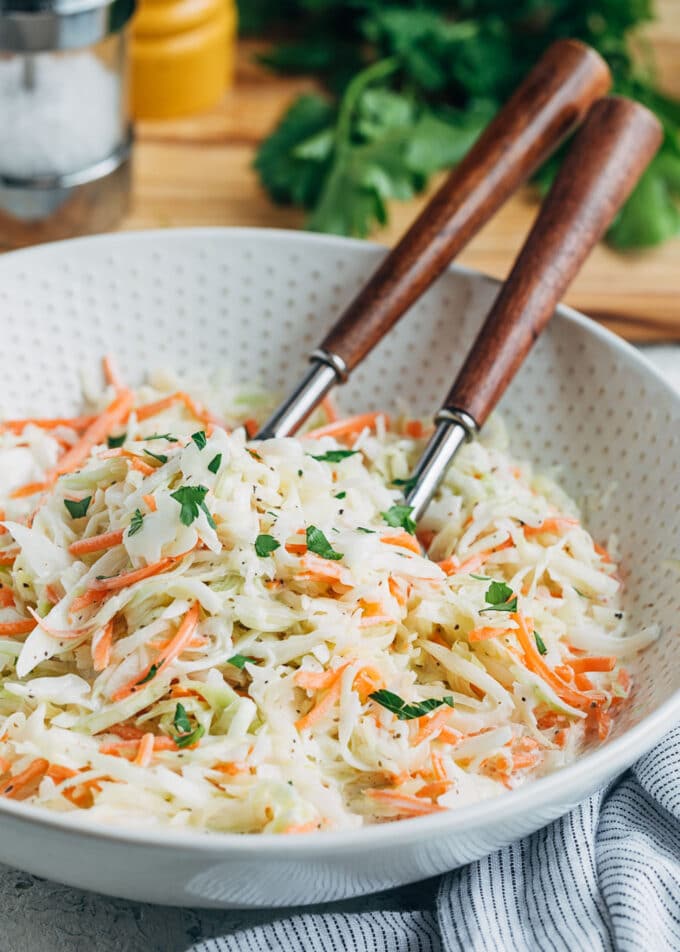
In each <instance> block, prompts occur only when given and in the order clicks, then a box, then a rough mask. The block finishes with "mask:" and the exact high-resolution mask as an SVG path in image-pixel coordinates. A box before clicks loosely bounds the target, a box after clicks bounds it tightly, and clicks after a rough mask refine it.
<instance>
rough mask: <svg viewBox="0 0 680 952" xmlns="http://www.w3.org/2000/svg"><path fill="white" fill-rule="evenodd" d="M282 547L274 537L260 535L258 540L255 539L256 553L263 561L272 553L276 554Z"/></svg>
mask: <svg viewBox="0 0 680 952" xmlns="http://www.w3.org/2000/svg"><path fill="white" fill-rule="evenodd" d="M280 546H281V543H280V542H277V541H276V539H275V538H274V536H270V535H267V534H266V533H265V534H260V535H259V536H258V537H257V539H255V551H256V552H257V554H258V555H259V556H260V558H261V559H266V558H267V556H268V555H271V554H272V552H276V550H277V549H278V548H280Z"/></svg>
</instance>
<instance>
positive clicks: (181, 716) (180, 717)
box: [172, 703, 191, 734]
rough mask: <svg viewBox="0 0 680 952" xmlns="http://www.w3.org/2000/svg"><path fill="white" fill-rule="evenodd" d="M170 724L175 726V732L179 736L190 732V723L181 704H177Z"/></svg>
mask: <svg viewBox="0 0 680 952" xmlns="http://www.w3.org/2000/svg"><path fill="white" fill-rule="evenodd" d="M172 723H173V724H174V725H175V730H176V731H178V733H180V734H188V733H189V732H190V731H191V721H190V720H189V715H188V714H187V712H186V709H185V707H184V705H183V704H180V703H178V704H177V707H176V708H175V716H174V718H173V720H172Z"/></svg>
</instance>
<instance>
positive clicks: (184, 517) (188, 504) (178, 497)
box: [170, 486, 217, 529]
mask: <svg viewBox="0 0 680 952" xmlns="http://www.w3.org/2000/svg"><path fill="white" fill-rule="evenodd" d="M207 493H208V490H207V489H206V487H205V486H180V488H179V489H177V490H176V491H175V492H174V493H170V498H171V499H174V500H175V502H178V503H179V504H180V506H181V507H182V508H181V510H180V514H179V518H180V520H181V521H182V523H183V524H184V525H185V526H190V525H191V523H192V522H193V521H194V519H198V512H199V509H202V510H203V512H204V513H205V515H206V517H207V519H208V525H209V526H210V528H211V529H215V528H217V527H216V526H215V520H214V519H213V517H212V516H211V515H210V513H209V512H208V507H207V506H206V504H205V497H206V495H207Z"/></svg>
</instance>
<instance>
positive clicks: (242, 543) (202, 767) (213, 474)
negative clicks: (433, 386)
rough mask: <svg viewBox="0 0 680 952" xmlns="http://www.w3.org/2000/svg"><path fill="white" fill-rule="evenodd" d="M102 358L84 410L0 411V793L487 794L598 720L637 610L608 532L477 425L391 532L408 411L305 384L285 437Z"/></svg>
mask: <svg viewBox="0 0 680 952" xmlns="http://www.w3.org/2000/svg"><path fill="white" fill-rule="evenodd" d="M105 369H106V374H107V381H108V382H107V387H106V389H105V391H104V392H103V393H102V394H101V395H100V396H99V398H98V399H97V403H96V406H94V408H93V411H92V412H91V413H89V414H88V415H85V416H82V417H78V418H72V419H59V420H37V419H32V420H11V421H7V422H5V423H4V424H1V425H0V462H1V465H0V473H1V474H2V475H1V477H0V505H2V507H3V510H2V522H1V526H2V528H1V530H0V531H1V533H2V534H1V535H0V582H1V585H0V606H1V607H0V794H2V795H3V796H5V797H12V798H15V799H24V800H26V801H28V802H31V803H34V804H39V805H41V806H44V807H48V808H50V809H54V810H59V811H72V812H78V813H79V814H81V815H82V816H83V817H87V818H90V819H92V820H96V821H103V822H112V823H135V822H138V823H141V822H144V823H156V824H170V825H173V826H188V827H191V828H195V829H197V830H206V831H210V830H219V831H229V832H241V833H255V832H274V833H292V832H307V831H310V832H311V831H316V830H325V829H347V828H353V827H357V826H360V825H362V824H364V823H372V822H383V821H387V820H394V819H401V818H406V817H413V816H419V815H423V814H428V813H433V812H437V811H441V810H446V809H452V808H455V807H457V806H458V805H461V804H464V803H469V802H473V801H478V800H480V799H484V798H488V797H494V796H497V795H499V794H502V793H503V792H504V791H506V790H507V789H513V788H514V787H517V786H519V785H521V784H523V783H526V782H527V781H529V780H531V779H532V778H535V777H538V776H541V775H543V774H546V773H548V772H551V771H554V770H556V769H558V768H560V767H561V766H563V765H565V764H567V763H569V762H570V761H571V760H573V759H574V758H575V757H577V756H578V755H579V752H580V751H581V750H582V749H583V747H584V745H586V744H587V743H589V742H591V741H592V742H598V741H603V740H605V739H606V737H607V735H608V733H609V730H610V726H611V721H612V718H613V717H615V716H616V713H617V711H618V710H620V708H621V706H622V705H623V704H624V703H625V702H626V699H627V698H628V697H629V695H630V692H631V688H632V685H631V678H630V676H629V675H628V673H627V672H626V669H625V666H624V663H625V659H626V657H628V656H630V655H632V654H634V653H635V652H637V651H639V650H641V649H642V648H644V647H645V646H646V645H647V644H649V643H650V642H651V641H652V640H653V639H654V638H655V637H656V636H657V634H658V632H657V631H656V629H655V628H653V627H650V628H648V629H645V630H642V631H638V632H636V633H634V634H633V633H627V627H626V619H625V616H624V612H623V610H622V608H621V601H620V594H621V580H620V578H619V575H618V573H617V566H616V564H615V561H614V560H613V554H612V553H611V552H608V551H607V550H605V549H603V548H602V547H601V546H600V545H598V544H596V543H595V542H594V541H593V539H592V538H591V536H590V535H589V533H588V532H587V530H586V529H585V528H584V526H583V525H582V524H581V521H580V516H579V512H578V509H577V507H576V505H575V503H574V502H573V501H572V500H571V499H569V498H568V496H567V495H566V494H565V493H564V492H563V491H562V490H560V488H559V487H558V486H557V485H556V484H555V482H554V481H553V480H552V479H550V478H548V477H546V476H544V475H540V474H536V473H535V472H534V471H533V470H532V468H531V466H530V465H529V464H527V463H522V462H518V461H516V460H515V459H513V457H512V455H511V454H510V453H509V452H508V450H507V445H506V444H507V440H506V439H505V437H504V432H503V428H502V424H501V423H500V422H499V421H496V422H495V424H493V425H490V426H489V427H487V435H486V436H485V437H484V439H482V440H479V441H475V442H473V443H471V444H469V445H467V446H465V447H464V448H463V449H462V450H461V452H460V453H459V455H458V457H457V459H456V461H455V464H454V465H453V466H452V467H451V469H450V471H449V473H448V475H447V477H446V480H445V482H444V484H443V486H442V488H441V489H440V491H439V493H438V494H437V496H436V498H435V499H434V501H433V503H432V504H431V506H430V508H429V509H428V511H427V514H426V516H425V517H424V518H423V519H422V520H421V523H420V524H419V525H418V526H417V527H416V525H415V523H414V522H413V520H412V518H411V514H410V510H409V508H408V507H407V506H406V505H405V504H404V503H403V495H402V494H403V492H404V490H405V487H407V485H408V479H409V474H410V473H411V472H412V470H413V466H414V463H415V461H416V459H417V457H418V455H419V453H420V452H421V451H422V448H423V446H424V441H425V439H426V437H427V435H428V427H427V425H426V424H424V423H423V422H422V421H419V420H414V419H409V418H408V417H399V418H394V419H391V420H390V419H389V418H388V416H387V415H385V414H379V413H370V414H364V415H361V416H359V417H351V418H346V419H338V418H337V414H336V411H335V410H334V408H333V407H332V406H331V404H330V403H329V402H326V403H325V405H324V410H323V411H322V412H321V413H320V414H319V415H318V418H317V419H316V420H314V421H312V423H311V429H309V430H308V431H307V432H306V433H304V434H303V435H301V436H300V437H299V438H295V439H276V440H268V441H265V442H255V441H253V440H252V439H251V437H252V435H253V432H254V430H255V429H256V424H255V421H254V420H253V419H248V417H250V416H251V415H253V416H258V415H259V416H261V415H262V410H263V402H262V399H261V397H259V396H257V397H252V398H250V397H248V396H247V395H246V397H245V398H244V397H239V398H238V399H236V400H234V399H231V400H229V399H226V398H224V397H223V398H222V399H220V396H219V394H216V395H215V399H214V403H213V405H212V409H211V410H207V409H206V408H205V406H204V405H203V404H202V403H199V402H198V400H197V399H196V398H195V397H193V396H192V395H191V394H190V393H188V392H187V391H186V390H181V389H177V388H175V387H169V386H168V380H167V379H166V378H162V379H160V380H157V381H156V386H152V385H146V386H144V387H142V388H140V390H139V391H136V392H133V391H132V390H130V389H129V388H128V387H127V386H125V385H124V384H123V383H122V382H121V381H120V379H119V377H118V374H117V373H116V371H115V369H114V367H113V365H112V363H111V362H110V361H108V360H107V361H106V362H105ZM225 403H227V404H229V405H224V404H225ZM217 410H218V411H219V412H213V411H217Z"/></svg>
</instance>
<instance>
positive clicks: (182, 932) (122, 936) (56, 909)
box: [0, 345, 680, 952]
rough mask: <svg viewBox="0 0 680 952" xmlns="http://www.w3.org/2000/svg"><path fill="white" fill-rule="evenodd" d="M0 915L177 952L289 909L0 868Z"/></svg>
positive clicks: (66, 950)
mask: <svg viewBox="0 0 680 952" xmlns="http://www.w3.org/2000/svg"><path fill="white" fill-rule="evenodd" d="M645 353H646V355H647V357H649V358H650V360H652V361H653V363H654V364H656V366H657V367H658V368H659V370H660V371H661V372H662V373H663V375H664V376H665V377H666V378H667V379H668V380H669V381H670V382H671V383H672V384H673V385H674V386H675V387H677V389H678V390H680V346H678V345H673V346H670V345H669V346H654V347H648V348H645ZM431 898H432V883H431V881H426V882H424V883H418V884H416V885H413V886H408V887H404V888H403V889H398V890H392V891H390V892H387V893H382V894H380V895H379V896H375V895H374V896H369V897H366V898H365V899H354V900H349V901H347V902H344V903H336V904H334V905H333V908H334V910H335V911H338V912H339V911H341V910H343V909H344V910H352V911H361V910H362V909H376V908H382V909H395V910H397V909H413V908H422V907H425V906H427V905H429V903H430V901H431ZM323 908H324V907H323V906H321V907H317V909H318V910H319V911H320V910H322V909H323ZM0 910H2V917H1V918H0V952H184V950H186V949H187V948H188V947H189V946H190V945H192V944H193V943H194V942H195V941H196V940H197V939H198V938H200V937H203V936H217V935H224V934H225V933H228V932H233V931H236V930H237V929H242V928H244V927H245V926H249V925H253V924H255V923H262V922H265V921H270V920H272V919H277V918H281V917H283V916H287V915H290V914H291V912H292V911H293V910H289V909H288V910H286V909H279V910H275V909H272V910H257V911H242V910H225V911H222V912H219V911H218V912H216V911H212V910H203V909H169V908H165V907H162V906H150V905H146V904H143V903H134V902H127V901H123V900H118V899H109V898H108V897H106V896H100V895H98V894H96V893H88V892H82V891H81V890H78V889H71V888H69V887H68V886H61V885H58V884H57V883H51V882H47V881H45V880H42V879H38V878H37V877H35V876H30V875H28V874H27V873H21V872H19V871H17V870H14V869H10V868H9V867H7V866H2V865H0ZM307 911H309V910H307Z"/></svg>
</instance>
